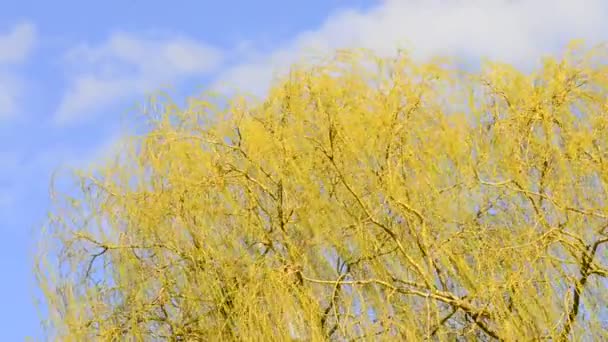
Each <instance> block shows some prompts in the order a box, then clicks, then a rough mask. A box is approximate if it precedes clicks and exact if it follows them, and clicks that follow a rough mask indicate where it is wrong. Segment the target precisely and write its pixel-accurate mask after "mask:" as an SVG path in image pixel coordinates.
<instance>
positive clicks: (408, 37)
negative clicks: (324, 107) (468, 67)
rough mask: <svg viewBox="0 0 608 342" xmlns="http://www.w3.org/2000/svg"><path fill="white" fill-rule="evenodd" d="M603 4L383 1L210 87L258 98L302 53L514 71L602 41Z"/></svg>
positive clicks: (596, 0)
mask: <svg viewBox="0 0 608 342" xmlns="http://www.w3.org/2000/svg"><path fill="white" fill-rule="evenodd" d="M606 13H608V1H605V0H577V1H572V0H535V1H534V0H530V1H524V0H519V1H518V0H483V1H481V0H478V1H475V0H424V1H423V0H386V1H383V2H382V3H380V4H379V5H377V6H376V7H375V8H372V9H370V10H368V11H365V12H361V11H354V10H346V11H342V12H340V13H337V14H336V15H333V16H331V17H329V18H328V19H327V20H326V21H325V22H324V24H323V25H321V27H319V28H317V29H315V30H311V31H308V32H303V33H301V34H300V35H298V36H296V37H295V38H294V39H293V40H292V41H290V42H288V43H287V44H285V45H284V46H282V47H281V48H279V49H277V50H275V51H274V52H272V53H270V54H268V55H266V56H265V57H263V58H255V59H251V60H248V61H246V62H244V63H241V64H238V65H236V66H234V67H232V68H230V69H228V70H226V71H225V72H224V73H223V74H222V75H221V76H220V77H219V78H218V80H217V84H216V86H217V87H219V88H220V89H226V87H227V86H230V87H236V88H237V89H239V90H243V91H252V92H254V93H256V94H260V93H263V92H264V91H265V90H266V87H267V85H268V83H269V81H270V80H271V79H272V77H273V71H276V72H283V71H285V69H286V67H288V66H289V65H290V64H292V63H293V62H297V61H298V60H299V58H301V57H303V56H305V55H311V53H313V54H325V53H328V52H331V51H332V50H334V49H336V48H348V47H364V48H369V49H373V50H375V51H377V52H378V53H381V54H387V53H393V52H395V50H396V48H407V49H408V50H409V51H410V52H411V53H412V54H413V56H414V57H417V58H424V57H428V56H431V55H436V54H449V55H453V56H454V55H456V56H459V57H463V58H473V59H479V58H482V57H488V58H491V59H499V60H502V61H505V62H510V63H515V64H517V65H520V66H529V65H530V64H533V63H534V62H535V61H536V60H537V59H538V57H540V56H541V55H542V54H546V53H551V52H555V51H559V49H560V48H562V47H563V46H564V45H565V43H567V42H568V41H569V40H570V39H572V38H584V39H587V41H588V42H589V43H597V42H599V41H601V40H602V39H603V40H606V39H607V38H608V20H606Z"/></svg>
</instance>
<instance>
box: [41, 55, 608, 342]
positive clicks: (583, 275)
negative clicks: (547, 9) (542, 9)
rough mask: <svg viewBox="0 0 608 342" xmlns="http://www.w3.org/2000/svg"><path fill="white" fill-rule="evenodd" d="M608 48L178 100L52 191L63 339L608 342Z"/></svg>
mask: <svg viewBox="0 0 608 342" xmlns="http://www.w3.org/2000/svg"><path fill="white" fill-rule="evenodd" d="M605 52H606V50H605V49H603V48H594V49H582V48H580V47H576V46H575V47H573V48H570V49H568V50H567V52H566V53H565V54H564V55H563V57H560V58H546V59H544V60H543V61H542V65H540V66H539V67H538V69H537V70H536V71H534V72H530V73H523V72H521V71H518V70H517V69H516V68H514V67H511V66H509V65H505V64H500V63H486V64H485V65H484V67H483V68H482V70H481V71H480V72H478V73H472V72H464V71H462V70H458V68H457V67H454V65H453V64H451V63H448V62H446V61H445V60H441V59H433V60H432V61H430V62H424V63H422V62H416V61H414V60H412V59H411V58H410V57H408V55H407V54H405V53H399V54H397V55H396V56H392V57H390V58H388V57H385V58H380V57H375V56H374V55H373V54H371V53H369V52H365V51H359V50H356V51H342V52H339V53H336V55H335V57H334V58H332V59H331V60H329V61H326V62H323V63H317V64H316V65H313V66H307V67H303V66H301V67H294V68H292V70H291V71H290V73H289V75H288V76H287V77H285V78H284V79H283V80H282V81H281V82H278V83H276V84H275V86H273V87H272V89H271V91H270V92H269V94H268V95H267V97H266V98H265V99H264V100H263V101H261V102H260V103H252V102H248V101H245V100H242V99H239V98H234V100H233V101H230V104H229V105H227V106H214V105H213V103H214V101H213V100H211V99H208V98H205V97H199V98H193V99H191V100H190V101H189V103H188V105H187V106H185V108H180V107H179V106H177V105H176V104H174V103H171V102H169V101H165V102H164V103H163V106H162V107H161V108H162V111H158V112H155V113H151V114H150V115H149V119H148V122H149V124H150V125H149V129H148V130H147V131H146V133H145V134H143V135H141V136H137V137H133V138H132V139H131V140H130V143H129V144H128V146H129V149H127V150H125V151H123V152H122V153H121V156H120V158H116V159H115V160H114V161H111V162H107V163H105V164H103V165H102V166H101V167H99V168H97V169H96V170H94V171H93V172H90V173H81V174H79V176H78V177H77V178H76V180H77V181H78V184H79V189H78V191H76V192H75V191H70V192H66V193H64V194H63V195H62V196H59V195H57V197H56V207H55V208H54V209H53V211H52V214H51V219H50V222H49V225H48V229H47V234H46V235H45V236H44V238H43V239H42V240H41V242H42V245H41V249H40V258H39V259H38V261H39V263H38V268H37V270H38V271H37V274H38V276H39V279H40V284H41V288H42V290H43V291H44V294H45V298H46V301H45V307H46V309H48V313H47V315H46V317H47V318H48V320H47V323H48V328H49V330H48V333H49V335H50V336H52V337H53V338H57V339H60V340H65V341H86V340H108V341H110V340H133V341H140V340H142V341H144V340H145V341H161V340H170V341H186V340H188V341H192V340H242V341H286V340H312V341H321V340H335V341H346V340H357V339H361V340H395V339H402V340H408V341H417V340H424V339H430V340H438V341H447V340H454V338H460V339H462V338H465V339H476V340H482V341H484V340H485V341H490V340H538V339H551V340H560V339H564V340H565V339H575V340H578V339H586V340H602V339H606V338H608V334H607V333H606V331H607V330H606V329H607V328H608V309H607V305H608V290H607V289H606V284H608V281H607V278H608V255H607V253H608V252H607V251H608V248H607V247H606V245H608V228H607V227H608V198H607V195H608V192H607V188H606V186H607V183H608V100H607V95H608V68H607V67H606V65H605V63H606V54H605Z"/></svg>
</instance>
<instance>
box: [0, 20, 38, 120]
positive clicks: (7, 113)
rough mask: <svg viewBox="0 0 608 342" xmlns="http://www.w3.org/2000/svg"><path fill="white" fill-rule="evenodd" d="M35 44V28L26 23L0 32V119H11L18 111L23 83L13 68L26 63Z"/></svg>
mask: <svg viewBox="0 0 608 342" xmlns="http://www.w3.org/2000/svg"><path fill="white" fill-rule="evenodd" d="M35 42H36V28H35V27H34V25H33V24H31V23H28V22H23V23H19V24H16V25H15V26H14V27H13V28H12V29H10V30H9V31H8V32H6V33H3V32H0V119H6V118H9V117H12V116H14V115H15V113H17V112H18V110H19V101H20V99H21V96H22V94H23V88H24V83H25V82H24V80H23V78H22V77H20V76H18V75H17V74H16V72H15V70H14V67H15V65H19V64H22V63H23V62H25V61H26V59H27V58H28V57H29V55H30V54H31V51H32V49H33V48H34V45H35Z"/></svg>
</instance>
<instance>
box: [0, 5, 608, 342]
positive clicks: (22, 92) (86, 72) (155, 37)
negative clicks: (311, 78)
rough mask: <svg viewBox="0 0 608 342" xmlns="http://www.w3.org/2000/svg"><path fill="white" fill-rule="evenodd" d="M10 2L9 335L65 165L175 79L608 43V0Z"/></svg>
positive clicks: (5, 186) (191, 83)
mask: <svg viewBox="0 0 608 342" xmlns="http://www.w3.org/2000/svg"><path fill="white" fill-rule="evenodd" d="M1 7H2V10H1V11H0V230H1V233H2V235H1V236H2V237H3V239H1V240H0V267H1V269H2V272H3V275H4V277H5V279H4V280H3V281H0V296H1V298H0V300H1V303H2V304H4V309H3V310H0V322H2V324H1V325H2V327H3V328H2V329H0V337H1V338H2V340H8V341H12V340H21V339H23V338H24V337H26V336H28V335H29V336H40V331H41V330H40V328H39V327H38V316H37V312H36V309H35V306H34V303H33V301H32V299H33V293H34V289H35V284H34V279H33V276H32V272H31V269H32V267H31V265H32V260H31V254H32V248H33V241H32V239H33V236H34V235H35V234H36V232H37V231H39V230H40V226H41V224H42V223H43V221H44V218H45V213H46V210H47V208H48V186H49V181H50V175H51V172H52V171H53V170H55V169H56V168H57V167H59V166H62V165H71V166H81V167H84V166H86V165H88V164H89V163H90V162H92V161H93V160H96V159H98V158H100V157H102V156H104V155H107V153H109V151H112V148H113V146H114V144H115V142H116V141H117V140H118V138H119V137H120V135H121V133H122V131H121V127H122V122H124V120H125V118H126V120H127V121H129V120H134V118H135V116H134V109H133V108H134V104H135V103H138V102H143V100H144V99H145V94H147V93H149V92H151V91H154V90H157V89H159V88H160V87H164V86H171V87H172V88H171V89H172V90H171V93H173V94H175V95H176V96H187V95H194V94H196V91H197V89H200V88H201V87H211V88H214V89H218V90H220V91H225V90H227V89H231V88H232V87H236V88H238V89H240V90H243V91H250V92H254V93H256V94H263V93H264V90H265V89H266V87H267V86H268V83H269V82H270V80H271V79H272V76H273V72H274V71H280V70H284V68H285V67H287V66H289V64H290V63H292V62H294V61H296V60H297V59H298V58H300V57H301V56H304V55H310V54H320V53H321V54H322V53H325V52H328V51H331V50H332V49H335V48H340V47H367V48H371V49H374V50H376V51H378V53H390V52H392V51H394V49H395V48H397V47H406V48H409V49H411V51H412V52H413V53H414V55H416V56H419V57H425V56H429V55H431V54H436V53H449V54H451V55H457V56H460V57H462V58H464V59H466V60H468V61H472V62H473V63H476V62H477V61H479V59H480V58H482V57H490V58H495V59H501V60H503V61H507V62H511V63H515V64H516V65H519V66H522V67H525V66H529V65H532V64H534V63H535V62H536V61H537V60H538V58H539V57H540V56H541V55H543V54H549V53H555V52H556V51H559V50H560V48H562V47H563V46H564V44H565V43H566V42H568V41H569V40H570V39H572V38H584V39H586V40H587V41H588V42H589V43H597V42H602V41H608V2H607V1H605V0H578V1H571V0H554V1H549V0H537V1H521V0H520V1H518V0H511V1H508V0H487V1H483V2H482V1H474V0H460V1H456V0H443V1H440V0H429V1H420V0H399V1H397V0H386V1H379V0H376V1H373V0H316V1H313V0H307V1H285V0H272V1H271V0H257V1H246V0H241V1H237V0H233V1H228V0H227V1H210V0H198V1H195V0H176V1H166V0H165V1H163V0H147V1H144V0H122V1H115V0H106V1H66V0H54V1H42V0H39V1H33V0H20V1H9V0H5V2H4V3H3V4H2V6H1Z"/></svg>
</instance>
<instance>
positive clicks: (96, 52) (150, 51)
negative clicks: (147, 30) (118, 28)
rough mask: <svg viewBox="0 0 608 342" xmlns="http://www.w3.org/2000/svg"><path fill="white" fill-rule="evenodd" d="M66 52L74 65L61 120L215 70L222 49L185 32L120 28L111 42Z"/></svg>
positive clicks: (85, 114) (58, 112)
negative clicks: (158, 34) (155, 33)
mask: <svg viewBox="0 0 608 342" xmlns="http://www.w3.org/2000/svg"><path fill="white" fill-rule="evenodd" d="M66 57H67V58H66V62H67V63H68V65H69V67H70V68H72V69H73V70H72V75H71V77H70V80H69V82H70V85H69V88H68V90H67V91H66V93H65V94H64V96H63V98H62V100H61V103H60V105H59V109H58V110H57V113H56V117H55V119H56V121H57V122H59V123H69V122H73V121H77V120H79V119H82V118H86V117H89V116H91V115H94V114H96V113H99V110H100V109H102V108H103V107H104V106H107V105H110V104H112V103H115V102H117V101H119V100H121V99H124V98H127V97H129V96H132V95H141V94H143V93H144V92H146V91H152V90H155V89H156V88H158V87H160V86H162V85H165V83H169V82H176V81H179V80H181V79H183V78H185V77H188V76H193V75H201V74H205V73H208V72H211V71H213V70H214V69H215V68H217V67H218V66H219V64H220V63H221V60H222V53H221V51H219V50H218V49H215V48H213V47H211V46H207V45H205V44H202V43H200V42H197V41H194V40H191V39H188V38H184V37H169V38H167V37H164V38H146V37H137V36H134V35H131V34H128V33H125V32H116V33H113V34H112V35H110V37H109V38H108V39H107V41H106V42H104V43H102V44H100V45H97V46H91V45H81V46H78V47H76V48H74V49H72V50H71V51H69V52H68V54H67V56H66Z"/></svg>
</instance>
